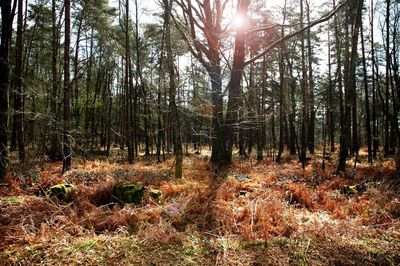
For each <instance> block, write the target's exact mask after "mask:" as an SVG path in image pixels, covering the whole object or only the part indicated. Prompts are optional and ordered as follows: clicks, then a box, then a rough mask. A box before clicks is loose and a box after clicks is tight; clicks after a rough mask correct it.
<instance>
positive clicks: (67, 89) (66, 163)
mask: <svg viewBox="0 0 400 266" xmlns="http://www.w3.org/2000/svg"><path fill="white" fill-rule="evenodd" d="M64 5H65V6H64V9H65V22H64V23H65V42H64V148H63V153H64V154H63V173H65V172H66V171H69V170H70V169H71V159H72V151H71V143H70V137H71V132H70V118H71V114H70V113H71V105H70V99H71V86H70V46H71V1H70V0H66V1H65V2H64Z"/></svg>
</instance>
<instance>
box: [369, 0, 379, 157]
mask: <svg viewBox="0 0 400 266" xmlns="http://www.w3.org/2000/svg"><path fill="white" fill-rule="evenodd" d="M370 9H371V12H370V17H369V20H370V39H371V65H372V157H373V158H376V151H377V150H378V149H379V140H378V131H377V119H376V76H377V74H378V73H376V71H375V69H377V67H376V62H375V47H374V1H373V0H371V4H370Z"/></svg>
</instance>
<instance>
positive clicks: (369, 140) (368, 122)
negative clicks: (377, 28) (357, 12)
mask: <svg viewBox="0 0 400 266" xmlns="http://www.w3.org/2000/svg"><path fill="white" fill-rule="evenodd" d="M362 28H363V27H362V26H361V31H360V33H361V50H362V65H363V74H364V77H363V83H364V94H365V113H366V115H365V130H366V131H367V132H366V133H367V136H366V137H367V147H368V163H370V164H372V138H371V116H370V111H369V93H368V79H367V75H368V74H367V63H366V59H365V47H364V46H365V45H364V44H365V42H364V34H363V30H362Z"/></svg>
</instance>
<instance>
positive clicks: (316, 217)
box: [0, 155, 400, 265]
mask: <svg viewBox="0 0 400 266" xmlns="http://www.w3.org/2000/svg"><path fill="white" fill-rule="evenodd" d="M362 160H364V158H362ZM173 163H174V160H173V158H170V159H167V160H166V161H165V162H162V163H156V162H155V159H154V158H152V159H151V158H139V160H137V161H136V162H135V163H134V164H133V165H127V164H126V163H113V162H107V161H105V160H104V161H103V160H94V161H86V162H83V161H80V162H79V161H78V160H75V161H74V165H73V169H72V170H71V171H69V172H68V173H66V174H65V175H63V176H62V175H61V174H60V171H61V168H62V163H48V162H43V163H37V164H36V165H38V166H35V167H30V168H29V170H27V169H21V167H18V165H15V166H14V167H13V170H12V171H11V173H10V174H9V176H8V180H7V181H8V182H9V183H10V184H11V185H10V186H9V187H0V265H15V264H17V265H30V264H41V265H65V264H73V265H78V264H89V265H400V178H399V176H398V175H397V173H396V170H395V166H394V162H393V161H391V160H381V161H379V162H377V163H375V164H374V165H373V166H370V165H368V164H366V163H360V164H358V165H357V168H356V170H352V171H349V175H348V176H347V178H344V177H342V176H339V175H336V174H335V173H334V170H335V165H334V164H333V162H332V164H331V163H330V162H327V165H326V169H325V170H324V171H323V170H322V167H321V162H320V160H319V159H318V156H316V157H315V158H314V159H313V160H312V161H310V162H309V164H308V165H307V167H306V169H305V170H303V169H302V168H301V165H300V164H299V163H298V161H297V160H292V161H291V162H289V161H288V162H285V163H281V164H277V163H274V162H273V161H272V159H270V158H266V159H265V160H264V161H262V162H258V163H257V162H256V161H255V160H243V161H242V160H239V159H238V158H237V159H236V160H235V162H234V163H233V165H232V166H230V167H229V168H226V169H223V170H221V171H219V172H218V173H216V172H214V171H213V169H211V167H210V165H209V162H208V159H207V158H206V157H205V156H196V155H191V156H187V157H185V158H184V178H183V179H181V180H175V179H174V178H173V175H172V169H173V168H172V167H173ZM351 167H352V166H350V164H349V169H350V168H351ZM65 183H71V184H74V186H75V187H76V190H74V191H73V192H72V193H71V195H70V196H69V198H68V199H67V200H64V201H62V200H59V199H57V198H55V197H50V196H49V195H46V194H45V193H44V194H43V193H40V192H43V191H46V190H48V189H49V188H50V187H51V186H53V185H56V184H65ZM119 183H135V184H141V185H144V186H145V187H146V188H147V190H146V191H147V192H146V193H145V195H144V199H143V201H142V202H141V203H140V204H136V205H135V204H125V205H122V204H120V203H112V201H113V200H110V195H111V193H112V190H113V188H114V186H115V185H116V184H119ZM152 189H157V190H159V191H161V193H162V194H161V197H160V198H158V199H154V198H152V197H151V196H150V195H149V193H148V191H151V190H152ZM107 199H108V201H107ZM114 201H115V200H114Z"/></svg>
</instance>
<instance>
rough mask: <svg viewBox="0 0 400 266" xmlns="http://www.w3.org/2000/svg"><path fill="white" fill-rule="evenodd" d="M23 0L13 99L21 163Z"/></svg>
mask: <svg viewBox="0 0 400 266" xmlns="http://www.w3.org/2000/svg"><path fill="white" fill-rule="evenodd" d="M23 27H24V26H23V0H18V16H17V42H16V53H15V54H16V60H15V62H16V65H15V86H16V92H15V98H14V112H15V113H14V121H15V123H16V131H17V140H18V155H19V161H20V162H21V163H23V162H25V142H24V115H23V108H22V95H23V78H24V77H23V58H22V55H23V51H24V40H23V36H24V35H23V34H24V29H23Z"/></svg>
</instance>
